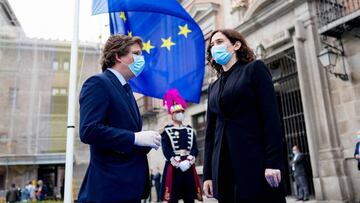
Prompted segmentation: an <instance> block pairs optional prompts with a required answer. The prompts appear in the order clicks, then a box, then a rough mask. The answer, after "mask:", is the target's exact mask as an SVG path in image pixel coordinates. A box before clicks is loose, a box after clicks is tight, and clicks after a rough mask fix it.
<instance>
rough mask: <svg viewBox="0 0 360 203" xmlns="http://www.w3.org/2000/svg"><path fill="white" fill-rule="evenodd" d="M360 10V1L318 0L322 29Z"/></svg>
mask: <svg viewBox="0 0 360 203" xmlns="http://www.w3.org/2000/svg"><path fill="white" fill-rule="evenodd" d="M359 9H360V0H318V5H317V11H318V12H317V13H318V17H319V24H320V27H322V26H325V25H327V24H329V23H331V22H333V21H335V20H338V19H340V18H342V17H345V16H347V15H350V14H352V13H354V12H355V11H357V10H359Z"/></svg>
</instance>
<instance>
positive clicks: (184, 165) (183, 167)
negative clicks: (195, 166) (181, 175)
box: [179, 160, 191, 172]
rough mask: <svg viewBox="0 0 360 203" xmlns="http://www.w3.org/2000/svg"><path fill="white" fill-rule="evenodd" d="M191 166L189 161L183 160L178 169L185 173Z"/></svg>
mask: <svg viewBox="0 0 360 203" xmlns="http://www.w3.org/2000/svg"><path fill="white" fill-rule="evenodd" d="M190 166H191V164H190V161H189V160H184V161H182V162H180V164H179V168H180V170H181V171H182V172H185V171H187V170H188V169H189V168H190Z"/></svg>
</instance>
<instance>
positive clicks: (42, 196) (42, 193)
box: [36, 180, 48, 201]
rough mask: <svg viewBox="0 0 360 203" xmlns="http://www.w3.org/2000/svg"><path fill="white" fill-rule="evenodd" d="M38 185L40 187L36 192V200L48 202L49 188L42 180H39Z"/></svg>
mask: <svg viewBox="0 0 360 203" xmlns="http://www.w3.org/2000/svg"><path fill="white" fill-rule="evenodd" d="M37 184H38V187H37V190H36V199H37V200H38V201H44V200H46V196H47V193H48V188H47V186H46V185H45V184H44V182H43V181H42V180H38V182H37Z"/></svg>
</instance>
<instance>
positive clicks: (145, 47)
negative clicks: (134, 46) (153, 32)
mask: <svg viewBox="0 0 360 203" xmlns="http://www.w3.org/2000/svg"><path fill="white" fill-rule="evenodd" d="M153 48H154V46H153V45H151V44H150V40H148V41H147V42H146V43H144V44H143V50H145V51H146V52H147V53H148V54H150V50H151V49H153Z"/></svg>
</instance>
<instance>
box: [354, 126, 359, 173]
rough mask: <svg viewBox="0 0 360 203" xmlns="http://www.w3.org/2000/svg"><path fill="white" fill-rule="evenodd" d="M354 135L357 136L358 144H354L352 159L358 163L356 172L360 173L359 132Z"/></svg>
mask: <svg viewBox="0 0 360 203" xmlns="http://www.w3.org/2000/svg"><path fill="white" fill-rule="evenodd" d="M356 134H357V140H358V142H357V143H356V146H355V152H354V157H355V159H356V160H357V162H358V170H359V171H360V130H359V131H357V132H356Z"/></svg>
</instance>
